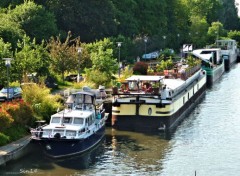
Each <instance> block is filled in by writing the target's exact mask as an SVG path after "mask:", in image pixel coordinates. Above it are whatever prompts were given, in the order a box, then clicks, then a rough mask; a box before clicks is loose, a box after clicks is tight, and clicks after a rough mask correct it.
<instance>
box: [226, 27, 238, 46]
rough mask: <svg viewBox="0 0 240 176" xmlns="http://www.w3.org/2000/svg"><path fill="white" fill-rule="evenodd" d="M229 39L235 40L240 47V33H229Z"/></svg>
mask: <svg viewBox="0 0 240 176" xmlns="http://www.w3.org/2000/svg"><path fill="white" fill-rule="evenodd" d="M227 36H228V38H231V39H234V40H236V41H237V43H238V46H240V31H236V30H235V31H229V32H228V34H227Z"/></svg>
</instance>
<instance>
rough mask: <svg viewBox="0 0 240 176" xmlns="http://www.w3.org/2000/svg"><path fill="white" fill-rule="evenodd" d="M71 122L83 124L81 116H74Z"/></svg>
mask: <svg viewBox="0 0 240 176" xmlns="http://www.w3.org/2000/svg"><path fill="white" fill-rule="evenodd" d="M73 123H74V124H83V119H82V118H74V120H73Z"/></svg>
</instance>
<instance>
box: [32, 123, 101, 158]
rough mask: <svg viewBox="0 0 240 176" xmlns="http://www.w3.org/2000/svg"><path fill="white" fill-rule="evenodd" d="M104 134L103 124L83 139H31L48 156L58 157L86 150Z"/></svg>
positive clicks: (95, 143) (81, 152)
mask: <svg viewBox="0 0 240 176" xmlns="http://www.w3.org/2000/svg"><path fill="white" fill-rule="evenodd" d="M104 134H105V126H103V127H102V128H100V129H99V130H98V131H96V132H95V133H94V134H92V135H90V136H89V137H87V138H85V139H64V138H60V139H57V138H49V139H48V138H40V139H39V138H36V139H32V141H33V142H35V143H38V144H40V145H41V147H42V149H43V150H44V153H45V154H46V155H47V156H48V157H50V158H56V159H59V158H65V157H69V156H74V155H79V154H83V153H84V152H87V151H88V150H90V149H91V148H93V147H94V146H96V145H97V144H98V143H99V142H100V141H101V140H102V138H103V137H104Z"/></svg>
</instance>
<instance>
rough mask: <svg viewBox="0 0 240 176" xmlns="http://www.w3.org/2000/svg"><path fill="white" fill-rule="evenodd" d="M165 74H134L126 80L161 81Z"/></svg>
mask: <svg viewBox="0 0 240 176" xmlns="http://www.w3.org/2000/svg"><path fill="white" fill-rule="evenodd" d="M163 78H164V77H163V76H150V75H149V76H148V75H133V76H131V77H129V78H127V79H126V81H160V80H162V79H163Z"/></svg>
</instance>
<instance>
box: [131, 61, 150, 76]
mask: <svg viewBox="0 0 240 176" xmlns="http://www.w3.org/2000/svg"><path fill="white" fill-rule="evenodd" d="M147 69H148V65H147V64H146V63H145V62H136V63H135V65H134V66H133V74H140V75H147Z"/></svg>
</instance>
